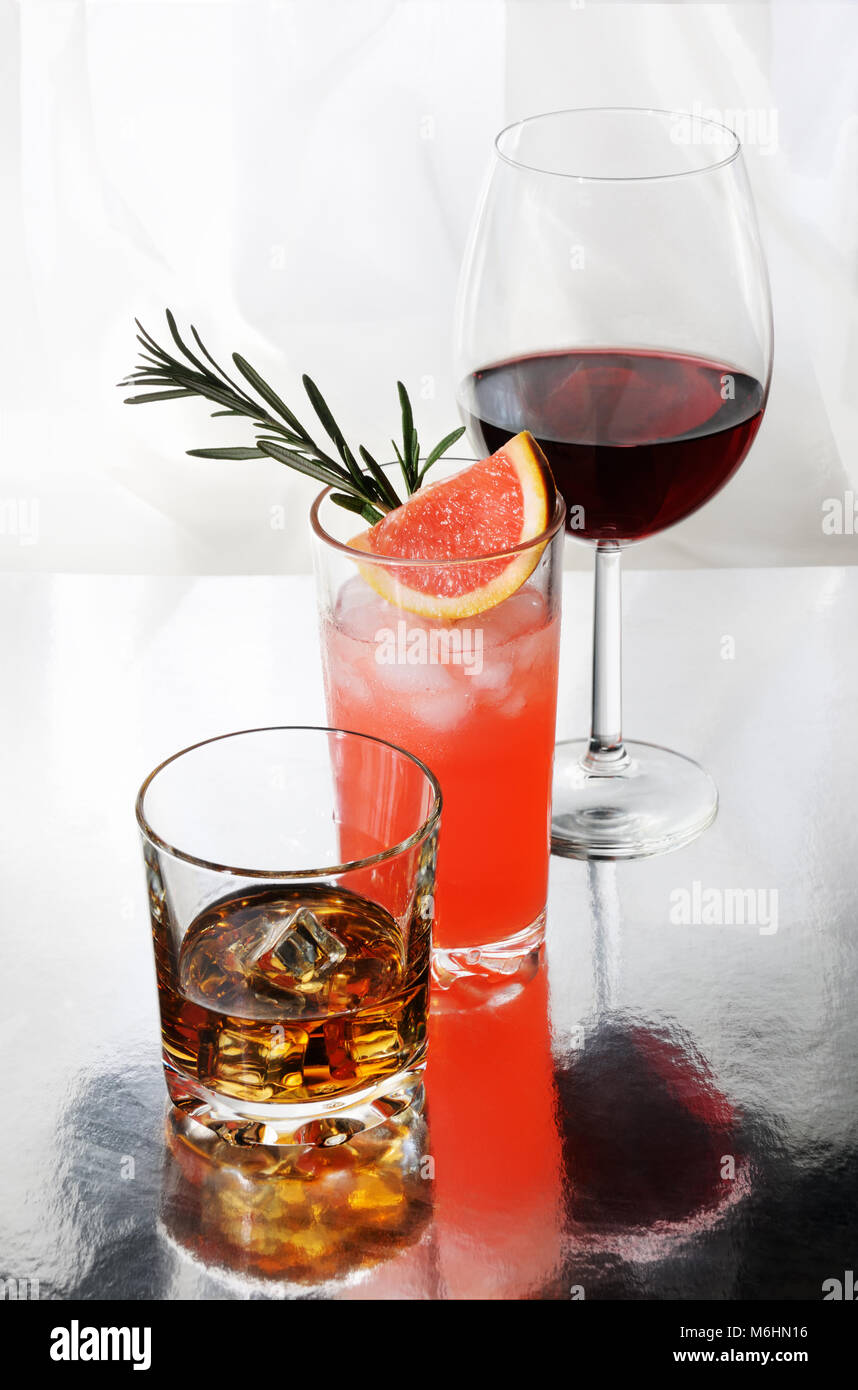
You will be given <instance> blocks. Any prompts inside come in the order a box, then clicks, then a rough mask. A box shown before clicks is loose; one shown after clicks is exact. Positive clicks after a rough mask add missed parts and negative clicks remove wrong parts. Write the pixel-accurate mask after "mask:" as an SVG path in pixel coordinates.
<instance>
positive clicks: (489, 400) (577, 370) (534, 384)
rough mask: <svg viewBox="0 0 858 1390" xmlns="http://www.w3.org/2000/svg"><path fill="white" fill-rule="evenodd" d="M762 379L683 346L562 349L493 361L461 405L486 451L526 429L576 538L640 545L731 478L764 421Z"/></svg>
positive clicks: (471, 382) (468, 385)
mask: <svg viewBox="0 0 858 1390" xmlns="http://www.w3.org/2000/svg"><path fill="white" fill-rule="evenodd" d="M764 401H765V392H764V388H763V386H762V385H761V383H760V382H759V381H756V380H755V379H754V378H753V377H751V376H747V375H746V374H745V373H744V372H740V371H738V370H737V369H736V368H735V367H731V366H728V365H726V364H724V363H719V362H711V361H708V360H706V359H705V358H702V357H692V356H686V355H684V354H680V353H660V352H654V351H651V350H646V351H643V350H641V351H635V350H633V349H623V350H615V349H611V348H597V349H578V350H575V351H554V352H544V353H537V354H534V355H532V356H526V357H519V358H514V359H512V360H510V361H507V362H499V363H497V364H496V365H494V366H489V367H485V368H483V369H481V370H479V371H477V372H474V373H473V375H472V376H471V377H470V378H469V379H468V380H467V381H466V382H464V383H463V385H462V389H461V391H460V403H461V407H462V411H463V413H464V415H465V417H466V420H467V423H468V426H469V430H470V432H471V435H472V437H473V438H474V439H475V440H478V441H481V443H482V445H483V447H484V450H485V452H486V453H493V452H494V450H495V449H498V448H500V446H501V445H502V444H503V443H505V441H506V440H507V439H509V437H510V435H513V434H517V433H518V431H519V430H523V429H528V430H530V432H531V434H533V435H534V436H535V437H536V439H537V440H538V441H539V444H540V445H541V447H542V449H543V450H544V452H545V455H546V457H547V458H548V461H549V463H550V464H551V468H552V471H553V473H554V478H555V481H556V483H557V486H558V488H559V489H560V491H561V492H562V493H563V496H564V497H565V499H566V505H567V509H568V510H567V526H568V529H569V531H570V533H571V534H573V535H577V536H579V537H581V538H584V539H587V540H615V541H617V540H623V541H634V540H641V539H642V538H643V537H644V536H649V535H652V534H653V533H654V532H656V531H662V530H664V528H665V527H666V526H673V525H674V524H675V523H676V522H677V521H682V520H683V518H684V517H686V516H688V515H689V514H690V513H691V512H693V511H696V510H697V508H698V507H702V506H703V504H704V503H705V502H708V501H709V499H710V497H712V496H714V494H715V493H716V492H718V491H719V489H720V488H722V487H723V486H724V484H725V483H726V482H727V481H728V479H729V478H730V477H732V475H733V473H735V471H736V469H737V468H738V467H739V464H740V463H741V462H742V460H743V458H744V457H745V455H746V453H747V452H748V450H749V448H750V447H751V444H752V443H753V440H754V436H755V435H756V433H757V430H758V428H759V425H760V421H761V420H762V417H763V406H764Z"/></svg>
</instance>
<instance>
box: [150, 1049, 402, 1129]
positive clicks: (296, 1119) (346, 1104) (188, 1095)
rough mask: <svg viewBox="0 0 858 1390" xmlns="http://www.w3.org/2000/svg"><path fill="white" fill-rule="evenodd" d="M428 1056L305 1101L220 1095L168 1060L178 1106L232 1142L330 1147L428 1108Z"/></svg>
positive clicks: (170, 1083)
mask: <svg viewBox="0 0 858 1390" xmlns="http://www.w3.org/2000/svg"><path fill="white" fill-rule="evenodd" d="M424 1066H425V1052H424V1056H423V1057H421V1058H420V1059H419V1061H418V1062H417V1063H416V1064H414V1065H412V1066H411V1067H409V1069H408V1070H407V1071H401V1072H398V1073H397V1074H396V1075H395V1076H387V1077H385V1078H384V1080H383V1081H379V1082H377V1083H376V1084H375V1085H374V1086H368V1087H366V1089H364V1090H363V1091H352V1092H350V1093H349V1094H348V1095H343V1096H337V1097H335V1098H333V1099H328V1100H322V1101H318V1102H316V1103H315V1104H314V1103H309V1104H304V1105H301V1104H299V1103H297V1102H296V1103H295V1104H294V1105H291V1104H287V1105H251V1104H249V1103H246V1102H245V1101H240V1100H235V1099H234V1098H233V1097H232V1096H224V1095H218V1094H216V1093H215V1092H214V1091H209V1090H208V1089H207V1088H206V1087H205V1086H203V1085H201V1083H200V1082H199V1081H197V1080H196V1078H194V1077H191V1076H187V1075H186V1074H185V1073H184V1072H181V1071H179V1070H178V1069H177V1068H176V1067H175V1066H173V1064H172V1063H171V1062H167V1061H166V1060H165V1062H164V1075H165V1077H166V1080H167V1090H168V1091H169V1093H170V1100H171V1101H172V1102H173V1104H174V1105H175V1107H176V1109H177V1110H181V1112H182V1114H184V1115H188V1116H189V1117H190V1118H191V1119H193V1120H196V1122H197V1124H201V1125H205V1126H206V1128H207V1129H211V1130H213V1131H214V1132H215V1134H217V1135H218V1136H219V1137H220V1138H221V1139H225V1140H226V1142H227V1143H228V1144H273V1145H285V1144H288V1145H293V1146H295V1147H300V1148H308V1147H310V1148H330V1147H332V1146H333V1145H335V1144H345V1143H347V1142H348V1140H350V1139H351V1138H353V1137H354V1135H356V1134H360V1133H361V1132H362V1131H363V1130H368V1129H374V1128H375V1126H376V1125H381V1124H385V1123H386V1122H387V1121H389V1120H391V1119H393V1118H395V1117H397V1116H403V1115H404V1114H405V1111H406V1110H411V1111H413V1112H414V1113H415V1114H419V1113H420V1112H421V1111H422V1109H423V1099H424V1093H423V1070H424Z"/></svg>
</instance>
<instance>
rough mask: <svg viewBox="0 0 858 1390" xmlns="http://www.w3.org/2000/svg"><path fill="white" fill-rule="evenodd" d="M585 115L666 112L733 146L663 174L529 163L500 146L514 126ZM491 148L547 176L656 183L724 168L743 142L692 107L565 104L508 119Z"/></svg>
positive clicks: (505, 159)
mask: <svg viewBox="0 0 858 1390" xmlns="http://www.w3.org/2000/svg"><path fill="white" fill-rule="evenodd" d="M585 115H613V116H620V115H624V116H669V117H671V118H673V119H678V120H685V121H693V122H694V123H695V124H696V125H697V126H700V127H705V126H710V127H712V128H713V129H716V130H722V131H724V133H725V134H726V135H728V136H729V137H730V140H731V142H732V146H733V147H732V149H731V150H730V152H729V153H728V154H726V155H725V156H724V158H723V159H717V160H713V161H710V162H709V163H707V164H698V165H695V167H694V168H692V169H677V170H675V171H674V172H673V173H665V174H576V173H573V172H568V171H566V170H562V169H543V168H540V167H539V166H538V165H536V164H529V163H528V162H527V161H526V160H523V159H516V158H515V157H514V156H513V155H511V154H508V153H505V152H504V150H503V149H502V148H501V142H502V141H503V139H504V137H505V136H508V135H509V134H511V132H512V131H514V130H522V129H523V128H524V127H525V126H528V125H533V124H535V123H536V122H538V121H550V120H551V119H552V118H554V117H557V116H585ZM494 150H495V154H496V155H497V157H498V159H502V160H503V162H504V163H505V164H508V165H510V166H511V168H513V169H524V170H527V172H528V173H531V174H543V175H544V176H545V177H546V178H555V179H573V180H575V181H576V182H579V183H657V182H660V181H666V180H669V179H682V178H687V177H689V176H690V175H693V174H709V173H712V172H714V170H716V169H723V168H724V167H725V165H727V164H732V163H733V161H734V160H736V159H738V158H739V155H740V154H741V153H742V142H741V140H740V139H739V137H738V135H737V134H736V132H735V130H733V129H732V128H731V127H730V126H728V125H725V124H724V123H723V121H715V120H711V119H710V118H709V117H708V116H697V115H695V114H694V112H693V111H678V110H673V111H672V110H670V109H668V108H667V107H661V106H567V107H561V108H560V109H559V110H556V111H539V112H536V113H535V114H534V115H532V116H524V117H522V119H521V120H519V121H511V122H510V124H509V125H506V126H504V127H503V129H502V130H500V131H498V133H497V135H496V136H495V140H494Z"/></svg>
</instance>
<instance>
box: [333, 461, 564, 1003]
mask: <svg viewBox="0 0 858 1390" xmlns="http://www.w3.org/2000/svg"><path fill="white" fill-rule="evenodd" d="M463 466H464V461H462V460H459V461H458V462H457V463H453V464H452V466H451V465H450V463H449V462H448V463H447V464H446V465H444V466H443V467H440V468H437V469H436V471H435V473H433V477H436V476H441V475H442V474H443V472H444V470H445V468H446V471H447V472H448V473H452V472H456V471H457V470H458V469H460V468H462V467H463ZM312 525H313V531H314V534H315V541H316V545H315V556H316V569H317V578H318V593H319V605H320V617H321V627H322V646H323V658H324V665H325V684H326V690H327V700H328V717H329V719H330V720H331V722H332V723H335V724H337V725H338V726H339V727H341V728H346V729H357V730H359V731H361V732H364V733H372V734H376V735H378V736H379V737H384V738H388V739H391V740H392V741H393V742H394V743H397V744H398V745H399V746H401V747H403V748H407V749H408V750H409V751H411V752H413V753H415V754H416V755H417V757H419V758H422V759H423V760H424V761H425V762H426V763H427V764H428V766H429V767H431V768H432V770H433V772H434V773H435V775H436V776H437V778H438V781H439V782H440V784H441V790H442V793H443V796H444V830H443V834H442V836H441V844H440V849H439V861H438V879H437V902H436V922H435V944H436V952H435V955H436V964H437V967H438V970H439V974H440V975H441V977H442V978H443V975H444V972H450V973H462V972H464V973H467V972H475V973H479V972H488V973H492V972H494V971H500V972H509V971H512V970H515V969H516V968H517V966H518V965H519V964H520V962H521V961H522V960H523V959H524V958H525V957H527V956H528V955H529V954H530V953H532V952H533V951H534V950H536V949H538V947H539V945H540V943H541V941H542V939H543V934H544V927H545V902H546V897H547V887H548V855H549V815H550V800H551V762H552V753H553V742H554V722H555V711H556V700H557V661H558V638H559V627H560V584H559V579H560V557H561V549H562V542H563V509H562V504H558V506H557V508H556V510H555V513H554V516H553V518H552V522H551V525H550V527H549V528H548V530H547V531H545V532H544V533H543V534H542V535H540V536H539V537H537V538H536V539H535V540H534V541H532V542H527V543H525V544H524V545H522V546H520V547H516V548H515V551H513V552H505V553H504V554H502V555H500V556H498V555H492V556H481V557H479V558H470V559H468V560H456V561H450V560H444V561H430V562H426V561H422V562H421V564H420V566H419V568H420V569H421V570H428V569H429V568H433V569H437V572H438V574H439V576H443V582H445V583H448V584H450V585H452V586H453V589H452V590H451V591H452V592H457V591H458V590H457V589H456V587H455V586H456V585H460V586H461V588H464V589H471V588H472V587H474V584H473V580H472V576H473V575H474V574H475V573H482V572H485V573H487V574H491V573H493V572H494V571H495V570H496V569H497V568H498V567H502V566H503V565H504V564H506V563H507V562H508V560H509V557H510V554H516V553H519V552H520V553H521V554H522V555H526V556H528V557H529V558H531V559H533V560H534V562H535V563H534V568H533V570H532V573H531V574H530V576H529V577H528V578H527V580H526V581H525V582H524V584H522V585H521V586H520V587H519V588H518V589H517V590H516V591H515V592H514V593H512V594H510V595H509V597H507V598H505V599H503V600H502V601H501V602H500V603H498V604H497V605H496V606H494V607H492V608H489V609H488V610H486V611H483V612H481V613H479V614H478V615H476V616H475V617H473V618H463V619H460V620H458V621H447V622H442V621H440V620H430V619H427V618H423V617H420V616H419V615H418V614H417V613H415V612H412V611H411V610H410V609H409V607H408V597H407V594H406V590H407V589H408V576H409V571H411V572H413V571H414V569H415V562H414V560H413V559H412V560H402V559H393V558H390V557H375V556H373V559H372V567H371V569H372V570H374V571H378V572H381V573H383V575H384V583H383V585H381V587H383V588H384V590H385V592H386V594H387V596H388V597H386V598H382V597H381V596H380V595H379V593H378V592H376V590H375V588H374V587H373V585H372V583H371V582H367V575H368V566H367V556H366V553H365V552H364V551H361V550H356V549H354V548H351V547H350V546H349V544H348V542H349V540H350V539H351V538H352V537H353V536H354V533H355V530H356V523H355V519H354V517H353V516H350V515H349V514H347V513H344V512H343V511H342V509H341V508H339V507H337V506H336V505H335V504H333V503H332V502H331V500H330V493H329V492H324V493H322V494H321V496H320V497H319V498H318V499H317V501H316V503H315V504H314V507H313V511H312ZM369 578H370V579H372V578H373V575H372V574H371V573H370V575H369ZM400 599H402V601H401V602H400Z"/></svg>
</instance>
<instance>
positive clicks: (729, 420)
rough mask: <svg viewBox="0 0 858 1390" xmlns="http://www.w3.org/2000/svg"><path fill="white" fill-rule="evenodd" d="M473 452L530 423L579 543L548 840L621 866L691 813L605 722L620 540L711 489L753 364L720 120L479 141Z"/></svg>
mask: <svg viewBox="0 0 858 1390" xmlns="http://www.w3.org/2000/svg"><path fill="white" fill-rule="evenodd" d="M455 342H456V380H457V381H458V383H459V393H458V394H459V406H460V409H461V411H462V415H463V418H464V419H465V421H466V422H467V424H468V427H469V433H470V437H471V441H472V443H473V445H474V448H475V450H476V451H477V453H478V454H484V453H486V452H487V451H489V450H494V449H496V448H497V447H498V445H500V444H502V443H503V442H504V440H505V439H508V438H509V436H510V435H512V434H515V433H517V432H518V431H519V430H530V431H531V433H532V434H533V435H534V436H535V437H536V438H537V439H538V440H539V442H540V444H541V445H542V448H543V450H544V451H545V453H546V455H547V456H548V460H549V462H550V463H551V466H552V469H553V471H554V476H555V478H556V480H557V485H558V487H559V489H560V491H561V492H562V493H563V495H564V497H565V499H566V505H567V525H568V530H569V532H570V534H571V535H572V536H573V537H577V538H580V539H584V540H589V541H590V542H592V543H593V544H592V549H593V551H594V569H595V585H594V604H593V612H594V622H593V649H592V650H593V660H592V673H593V675H592V700H591V717H590V732H589V736H588V737H586V738H577V739H571V740H564V741H563V742H562V743H560V744H558V745H557V746H556V748H555V752H554V781H553V789H552V800H553V807H552V821H551V835H552V847H553V849H554V851H555V852H556V853H558V854H564V855H569V856H570V857H572V858H578V859H588V860H599V859H610V860H613V859H639V858H643V857H645V856H647V855H651V854H663V853H665V852H666V851H667V850H671V849H678V848H679V847H680V846H681V845H685V844H688V843H689V842H690V841H691V840H693V839H694V838H695V836H697V835H699V834H701V832H702V831H704V830H705V829H706V827H707V826H709V825H711V824H712V821H713V820H714V819H715V815H716V813H717V809H718V792H717V789H716V787H715V783H714V782H713V781H712V778H711V777H710V776H709V775H708V773H707V772H705V770H704V769H703V768H701V767H700V766H699V764H697V763H696V762H694V761H693V759H691V758H688V757H684V756H682V755H681V754H679V753H674V752H672V751H671V750H670V749H669V748H664V747H663V746H661V745H656V744H652V743H645V742H643V741H642V740H629V739H627V738H626V737H625V736H624V733H623V721H622V660H621V645H622V596H621V587H622V586H621V574H622V553H623V550H624V549H625V547H626V545H627V544H628V542H630V541H638V540H642V539H643V538H645V537H646V536H650V535H653V534H655V533H657V532H659V531H663V530H664V529H665V528H666V527H668V526H673V525H675V524H676V523H677V522H681V521H682V520H683V519H684V518H685V517H687V516H689V515H690V514H691V513H692V512H694V511H696V510H697V508H698V507H702V506H703V505H704V504H705V503H706V502H708V501H709V499H710V498H711V497H713V496H714V494H715V493H716V492H718V491H719V490H720V489H721V488H722V487H723V486H724V484H725V483H726V482H728V480H729V479H730V477H731V476H732V475H733V473H735V471H736V469H737V468H738V467H739V465H740V464H741V462H742V460H743V459H744V457H745V455H746V454H747V452H748V450H749V449H750V447H751V445H752V443H753V441H754V438H755V435H756V434H757V431H758V429H759V426H760V422H761V419H762V415H763V411H764V409H765V405H766V398H767V395H768V389H769V381H770V379H771V368H772V344H773V337H772V312H771V296H770V293H769V284H768V276H767V274H766V262H765V255H764V253H763V247H762V242H761V239H760V234H759V228H758V227H757V220H756V214H755V211H754V200H753V196H752V193H751V187H750V182H749V179H748V174H747V170H746V169H745V166H744V161H743V158H742V150H741V146H740V144H739V140H738V138H737V137H736V135H735V133H734V132H733V131H731V130H728V129H727V127H726V126H723V125H719V124H718V123H717V122H715V121H709V120H705V119H703V118H701V117H697V116H693V115H691V114H689V113H688V112H681V111H659V110H656V109H654V108H651V107H646V108H640V109H634V108H629V107H603V108H601V109H599V108H579V109H576V110H569V111H553V112H549V113H547V114H544V115H539V116H529V117H526V118H525V119H524V120H521V121H516V122H515V123H514V124H513V125H510V126H507V127H506V129H505V130H502V131H501V132H500V133H499V135H498V136H497V139H496V140H495V146H494V153H493V155H492V158H491V162H490V166H489V171H488V176H487V178H486V181H485V183H484V185H483V189H482V192H481V194H480V200H479V204H478V207H477V213H476V216H475V219H474V225H473V228H472V231H471V236H470V239H469V242H468V246H467V250H466V252H465V257H464V261H463V265H462V274H461V278H460V285H459V296H458V302H457V307H456V334H455Z"/></svg>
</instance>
